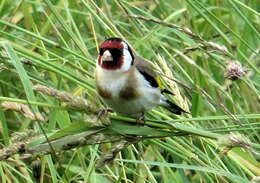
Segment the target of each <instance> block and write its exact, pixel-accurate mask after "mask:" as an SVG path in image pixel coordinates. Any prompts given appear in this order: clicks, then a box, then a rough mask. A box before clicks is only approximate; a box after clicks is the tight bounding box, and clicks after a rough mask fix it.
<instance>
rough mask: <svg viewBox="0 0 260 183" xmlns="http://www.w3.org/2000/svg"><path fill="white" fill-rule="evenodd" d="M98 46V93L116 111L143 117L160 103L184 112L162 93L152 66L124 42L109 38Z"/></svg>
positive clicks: (172, 110) (177, 111)
mask: <svg viewBox="0 0 260 183" xmlns="http://www.w3.org/2000/svg"><path fill="white" fill-rule="evenodd" d="M99 49H100V50H99V56H98V60H97V63H96V88H97V92H98V94H99V95H100V97H101V98H102V99H103V101H104V102H105V103H106V104H107V105H108V106H109V107H111V108H112V109H113V110H114V111H115V112H116V113H118V114H122V115H125V116H129V117H135V118H141V117H143V115H144V113H145V112H147V111H149V110H151V109H153V108H154V107H157V106H164V107H166V108H167V109H169V110H170V111H171V112H173V113H175V114H181V112H185V111H184V110H183V109H181V108H180V107H179V106H177V105H176V104H174V103H172V102H170V101H169V100H167V99H166V98H165V97H164V96H163V93H164V91H166V90H161V89H160V87H159V84H160V82H159V78H158V76H157V74H156V72H155V71H154V70H153V67H152V65H151V64H150V63H149V62H147V61H145V60H143V59H141V58H140V57H138V56H135V55H134V54H133V52H132V50H131V48H130V47H129V45H128V44H127V43H126V42H125V41H123V40H122V39H120V38H109V39H107V40H105V41H104V42H103V43H102V44H101V45H100V48H99ZM166 93H168V92H166Z"/></svg>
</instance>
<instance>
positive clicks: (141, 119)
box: [136, 113, 145, 125]
mask: <svg viewBox="0 0 260 183" xmlns="http://www.w3.org/2000/svg"><path fill="white" fill-rule="evenodd" d="M136 123H140V124H142V125H145V116H144V113H142V115H141V116H139V117H137V118H136Z"/></svg>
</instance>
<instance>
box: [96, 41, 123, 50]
mask: <svg viewBox="0 0 260 183" xmlns="http://www.w3.org/2000/svg"><path fill="white" fill-rule="evenodd" d="M123 47H124V45H123V44H122V43H121V42H118V41H112V40H108V41H105V42H103V43H102V44H101V45H100V48H123Z"/></svg>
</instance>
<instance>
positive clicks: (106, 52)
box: [101, 50, 113, 63]
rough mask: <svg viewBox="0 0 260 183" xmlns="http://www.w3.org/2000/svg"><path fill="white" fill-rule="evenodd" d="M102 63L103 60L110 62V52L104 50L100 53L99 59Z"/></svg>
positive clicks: (111, 58) (111, 59)
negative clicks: (100, 57)
mask: <svg viewBox="0 0 260 183" xmlns="http://www.w3.org/2000/svg"><path fill="white" fill-rule="evenodd" d="M101 61H102V63H103V62H110V61H113V57H112V55H111V53H110V52H109V51H108V50H106V51H105V52H104V53H103V55H102V59H101Z"/></svg>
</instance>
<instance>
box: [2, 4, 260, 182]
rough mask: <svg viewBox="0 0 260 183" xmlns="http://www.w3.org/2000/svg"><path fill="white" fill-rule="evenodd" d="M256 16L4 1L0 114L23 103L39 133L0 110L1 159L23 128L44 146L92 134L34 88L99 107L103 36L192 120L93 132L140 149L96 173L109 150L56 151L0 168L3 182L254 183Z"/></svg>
mask: <svg viewBox="0 0 260 183" xmlns="http://www.w3.org/2000/svg"><path fill="white" fill-rule="evenodd" d="M259 12H260V6H259V3H258V1H245V0H226V1H221V0H214V1H210V0H205V1H199V0H186V1H181V0H169V1H166V0H154V1H143V0H141V1H137V0H131V1H126V0H122V1H121V0H120V1H119V0H102V1H101V0H100V1H93V0H88V1H84V0H65V1H61V0H42V1H40V0H38V1H36V0H18V1H7V0H2V1H1V2H0V53H1V54H0V104H1V103H3V102H5V101H9V102H17V103H23V104H29V106H30V108H31V110H32V112H33V113H34V114H36V113H38V112H40V113H41V115H42V116H43V117H44V118H45V119H47V122H36V121H33V120H30V119H28V118H25V117H24V116H23V115H21V113H18V112H15V111H12V110H4V108H3V107H2V108H1V107H0V121H1V123H0V140H1V141H0V143H1V148H6V147H9V146H10V144H12V143H15V142H13V141H12V140H11V136H12V134H14V133H15V132H20V133H21V132H25V133H29V132H28V131H29V129H30V130H33V131H34V132H35V133H36V134H40V135H43V136H44V135H49V134H53V133H55V132H57V133H55V134H56V135H54V137H55V138H61V137H64V136H66V135H71V134H70V133H73V134H74V133H75V132H77V130H78V133H79V132H81V131H80V128H82V130H83V131H85V133H88V132H89V133H92V130H93V129H92V128H91V127H89V126H87V125H85V126H81V122H82V120H83V119H86V118H88V120H91V118H92V117H93V116H90V114H88V113H84V112H83V111H76V110H72V109H71V108H69V107H67V106H65V105H64V102H60V101H58V100H55V99H54V98H53V97H51V96H47V95H45V94H42V93H40V92H35V91H33V88H32V86H33V85H37V84H41V85H44V86H47V87H50V88H55V89H57V90H60V91H66V92H67V93H70V94H71V95H73V96H80V97H83V98H85V99H86V100H87V101H88V102H89V104H90V105H93V106H97V105H98V106H100V107H99V108H102V105H103V103H102V101H101V100H100V99H99V97H98V96H97V93H96V91H95V82H94V70H95V62H96V58H97V55H98V45H99V44H100V43H101V42H102V41H104V40H105V39H106V38H108V37H114V36H116V37H122V38H123V39H125V40H127V42H128V43H129V44H130V45H131V46H132V47H133V50H134V51H135V53H136V54H137V55H140V56H142V57H144V58H146V59H148V60H150V61H151V62H153V64H154V65H155V66H156V68H157V71H158V72H159V73H160V76H161V79H162V83H163V85H164V87H166V88H168V89H170V90H172V91H173V92H174V93H175V96H174V97H171V98H170V99H171V100H173V101H175V102H176V103H178V104H179V105H181V106H182V107H183V108H184V109H185V110H188V111H190V112H191V114H184V115H181V116H176V115H173V114H171V113H169V112H168V111H166V110H164V109H162V108H156V109H154V110H152V111H151V112H149V113H148V114H147V115H146V118H147V121H146V123H145V124H146V125H145V126H136V120H135V119H130V118H127V117H124V116H118V115H115V114H113V115H111V116H110V119H111V122H112V124H111V125H110V126H108V127H106V128H105V129H103V128H102V129H101V130H96V131H94V132H95V133H97V134H99V133H100V132H102V133H104V134H105V135H107V138H108V142H109V140H111V139H113V138H114V136H115V134H118V135H126V136H128V135H142V136H143V137H144V139H142V141H140V142H138V143H135V144H133V145H130V146H129V147H127V148H124V149H123V150H122V151H121V152H119V154H118V155H117V156H116V159H115V160H114V161H113V163H112V164H109V165H107V166H105V167H102V168H96V167H95V165H96V162H97V160H98V159H99V158H100V157H101V155H102V154H103V153H106V152H109V150H110V149H111V147H113V144H114V143H113V142H111V143H101V144H94V145H88V146H83V147H78V148H75V149H72V150H67V151H61V152H56V155H53V152H52V154H49V155H42V156H39V157H37V158H36V159H37V160H36V161H33V162H31V161H29V162H25V161H22V160H20V157H21V155H16V156H12V157H10V158H9V159H8V160H6V161H1V162H0V182H3V183H9V182H42V183H43V182H44V183H45V182H80V181H83V182H91V183H95V182H97V183H99V182H104V183H109V182H127V183H131V182H135V183H148V182H149V183H155V182H160V183H172V182H174V183H175V182H176V183H188V182H192V183H201V182H205V183H215V182H216V183H227V182H230V183H238V182H239V183H240V182H241V183H242V182H253V181H252V180H253V179H254V178H256V177H257V176H260V162H259V160H260V159H259V154H260V145H259V144H260V143H259V142H260V134H259V130H260V121H259V119H260V113H259V111H260V105H259V99H260V96H259V87H260V75H259V74H260V69H259V68H260V57H259V56H260V54H259V50H260V44H259V43H260V31H259V30H260V21H259V20H260V13H259ZM234 60H235V61H238V62H239V63H240V64H241V65H242V67H243V69H244V71H245V75H244V76H243V77H241V78H239V79H237V80H235V81H231V80H228V79H227V78H225V77H224V73H225V72H226V71H227V65H228V64H229V63H230V62H231V61H234ZM25 61H29V64H26V63H25ZM77 122H78V123H77ZM133 124H134V125H133ZM72 127H74V128H73V130H71V131H68V129H70V128H71V129H72ZM75 129H76V131H75ZM172 132H182V133H185V134H186V135H184V136H172ZM231 132H232V133H234V134H233V135H229V134H230V133H231ZM238 133H239V134H238ZM110 134H111V138H110V136H109V135H110ZM187 134H189V135H187ZM151 136H153V137H155V136H157V137H164V136H171V137H166V138H152V137H151ZM49 137H50V138H52V137H53V136H49ZM236 138H241V139H238V140H240V141H236V140H237V139H236ZM51 140H52V139H51ZM40 141H41V142H42V139H39V141H35V144H33V145H32V146H35V147H37V146H36V145H37V143H38V144H39V143H41V142H40ZM111 141H112V140H111ZM220 142H222V143H221V144H219V143H220ZM224 142H225V144H224V145H226V146H224V147H223V143H224ZM230 143H232V144H230ZM232 145H233V146H232ZM231 146H232V147H231ZM54 151H55V148H54ZM35 162H38V165H37V166H35V164H36V163H35ZM35 167H38V170H39V171H38V174H39V177H38V179H37V178H36V177H35V176H34V174H35V173H36V172H37V170H36V168H35ZM39 167H40V168H39Z"/></svg>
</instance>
